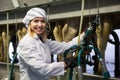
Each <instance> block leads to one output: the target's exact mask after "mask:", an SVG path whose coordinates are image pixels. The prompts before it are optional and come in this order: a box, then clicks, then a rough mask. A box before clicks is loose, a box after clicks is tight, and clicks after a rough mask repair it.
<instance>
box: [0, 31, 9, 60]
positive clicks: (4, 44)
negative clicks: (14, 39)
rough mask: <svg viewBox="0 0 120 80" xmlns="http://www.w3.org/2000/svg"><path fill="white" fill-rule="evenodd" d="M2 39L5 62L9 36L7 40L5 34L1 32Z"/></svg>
mask: <svg viewBox="0 0 120 80" xmlns="http://www.w3.org/2000/svg"><path fill="white" fill-rule="evenodd" d="M2 39H3V47H4V62H6V61H7V54H8V53H7V52H8V44H9V41H10V35H8V39H7V35H6V33H5V32H4V31H3V32H2Z"/></svg>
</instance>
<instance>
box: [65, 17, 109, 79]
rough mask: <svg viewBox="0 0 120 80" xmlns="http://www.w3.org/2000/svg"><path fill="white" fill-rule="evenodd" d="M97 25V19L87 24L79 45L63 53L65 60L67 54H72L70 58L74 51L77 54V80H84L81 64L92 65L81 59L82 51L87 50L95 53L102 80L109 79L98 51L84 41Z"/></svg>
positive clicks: (70, 77)
mask: <svg viewBox="0 0 120 80" xmlns="http://www.w3.org/2000/svg"><path fill="white" fill-rule="evenodd" d="M98 25H99V18H96V19H95V20H94V21H93V22H91V23H90V24H89V27H88V28H87V30H86V31H85V35H84V36H83V38H82V40H81V41H80V45H74V46H72V47H70V48H69V49H67V50H66V51H65V52H64V58H66V57H67V55H68V54H72V55H71V56H73V53H75V52H76V51H77V52H78V55H77V57H76V58H77V67H78V71H77V73H78V77H79V80H84V77H83V69H82V65H83V64H90V65H94V63H92V62H91V61H90V62H89V61H88V60H86V59H85V58H83V57H82V55H84V51H86V50H89V49H93V50H94V51H95V52H96V53H97V57H98V59H99V62H100V64H101V66H102V70H103V76H104V80H108V79H109V77H110V74H109V72H108V70H107V68H106V66H105V63H104V60H103V58H102V55H101V53H100V51H99V50H98V48H96V47H94V46H93V45H90V44H89V43H88V41H86V39H87V38H88V36H89V35H90V34H91V33H92V32H93V31H94V29H95V28H96V26H98ZM85 55H86V54H85ZM73 57H75V56H73ZM72 76H73V68H70V72H69V80H72Z"/></svg>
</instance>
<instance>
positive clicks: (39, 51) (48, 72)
mask: <svg viewBox="0 0 120 80" xmlns="http://www.w3.org/2000/svg"><path fill="white" fill-rule="evenodd" d="M77 40H78V38H77V37H76V38H73V39H72V41H70V42H68V43H65V42H62V43H61V42H57V41H52V40H50V39H47V41H46V42H45V43H42V42H41V40H40V39H39V38H38V36H37V35H35V36H34V37H31V36H30V35H29V34H26V35H25V36H24V37H23V38H22V39H21V41H20V43H19V45H18V54H19V63H20V80H49V79H50V76H58V75H64V62H53V63H51V54H59V53H63V52H64V51H65V50H66V49H68V48H69V47H71V46H72V45H75V44H77Z"/></svg>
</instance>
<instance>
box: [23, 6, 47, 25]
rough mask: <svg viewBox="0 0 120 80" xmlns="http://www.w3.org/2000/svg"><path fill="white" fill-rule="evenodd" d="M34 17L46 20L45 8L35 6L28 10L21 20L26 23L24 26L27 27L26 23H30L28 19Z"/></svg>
mask: <svg viewBox="0 0 120 80" xmlns="http://www.w3.org/2000/svg"><path fill="white" fill-rule="evenodd" d="M35 17H43V18H44V19H45V21H47V17H46V12H45V10H44V9H42V8H38V7H36V8H32V9H30V10H28V12H27V14H26V15H25V17H24V18H23V20H22V22H23V23H24V24H25V25H26V27H28V24H29V23H30V21H31V20H32V19H34V18H35Z"/></svg>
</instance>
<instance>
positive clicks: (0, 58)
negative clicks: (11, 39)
mask: <svg viewBox="0 0 120 80" xmlns="http://www.w3.org/2000/svg"><path fill="white" fill-rule="evenodd" d="M2 61H3V39H2V36H0V62H2Z"/></svg>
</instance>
